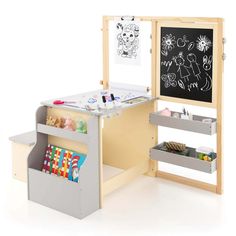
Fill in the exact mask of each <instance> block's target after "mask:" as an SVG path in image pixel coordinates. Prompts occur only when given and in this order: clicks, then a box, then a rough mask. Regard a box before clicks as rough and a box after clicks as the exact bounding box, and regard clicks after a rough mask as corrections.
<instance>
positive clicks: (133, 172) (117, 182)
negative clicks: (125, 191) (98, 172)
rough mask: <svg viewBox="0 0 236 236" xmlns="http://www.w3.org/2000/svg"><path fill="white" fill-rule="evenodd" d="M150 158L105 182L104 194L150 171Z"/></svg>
mask: <svg viewBox="0 0 236 236" xmlns="http://www.w3.org/2000/svg"><path fill="white" fill-rule="evenodd" d="M148 169H149V160H146V161H145V162H143V163H141V164H138V165H136V166H133V167H131V168H129V169H127V170H124V171H123V172H122V173H120V174H117V175H115V176H114V177H112V178H110V179H108V180H107V181H105V182H104V183H103V196H105V195H107V194H109V193H111V192H113V191H114V190H116V189H118V188H120V187H122V186H123V185H126V184H128V183H129V182H131V181H132V180H133V179H135V178H136V177H138V176H140V175H142V174H144V173H146V172H148Z"/></svg>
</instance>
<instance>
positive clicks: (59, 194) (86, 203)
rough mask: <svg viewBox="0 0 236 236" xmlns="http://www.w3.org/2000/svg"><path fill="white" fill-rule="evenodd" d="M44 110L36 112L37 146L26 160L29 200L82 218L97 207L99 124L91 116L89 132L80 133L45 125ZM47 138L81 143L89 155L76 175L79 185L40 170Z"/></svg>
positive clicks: (98, 195) (98, 202)
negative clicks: (65, 139)
mask: <svg viewBox="0 0 236 236" xmlns="http://www.w3.org/2000/svg"><path fill="white" fill-rule="evenodd" d="M46 115H47V107H46V106H42V107H39V109H38V110H37V113H36V144H35V146H34V147H33V149H32V151H31V153H30V154H29V157H28V199H29V200H31V201H34V202H37V203H40V204H42V205H44V206H47V207H50V208H53V209H55V210H58V211H61V212H63V213H66V214H68V215H71V216H74V217H76V218H79V219H82V218H84V217H85V216H87V215H89V214H91V213H92V212H94V211H96V210H98V209H99V208H100V181H99V180H100V168H99V166H100V156H99V153H100V151H99V147H100V146H99V121H98V117H97V116H91V118H90V120H89V121H88V133H87V134H80V133H76V132H72V131H68V130H63V129H60V128H55V127H50V126H47V125H45V123H46ZM48 135H54V136H58V137H62V138H67V139H70V140H74V141H78V142H83V143H85V144H86V145H87V146H88V153H87V157H86V160H85V162H84V164H83V166H82V167H81V169H80V173H79V175H80V176H79V183H75V182H72V181H69V180H67V179H63V178H60V177H57V176H52V175H50V174H47V173H44V172H42V171H41V169H42V166H43V161H44V154H45V150H46V147H47V145H48Z"/></svg>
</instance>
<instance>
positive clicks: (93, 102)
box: [41, 89, 154, 116]
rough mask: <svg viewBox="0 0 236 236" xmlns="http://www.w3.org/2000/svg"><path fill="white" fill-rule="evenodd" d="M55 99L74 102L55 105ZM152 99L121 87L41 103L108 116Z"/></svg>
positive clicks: (144, 94)
mask: <svg viewBox="0 0 236 236" xmlns="http://www.w3.org/2000/svg"><path fill="white" fill-rule="evenodd" d="M111 94H113V95H114V97H115V102H113V101H112V100H111ZM102 96H105V97H106V101H107V102H106V105H104V103H103V102H102ZM55 100H62V101H67V102H73V103H66V104H62V105H54V104H53V102H54V101H55ZM152 100H154V98H152V97H151V96H150V95H148V94H146V93H142V92H136V91H130V90H121V89H109V90H96V91H92V92H86V93H82V94H77V95H73V96H68V97H63V98H57V99H52V100H48V101H43V102H41V104H42V105H44V106H49V107H56V108H63V109H67V110H73V111H79V112H84V113H87V114H90V115H97V116H106V115H111V114H114V113H117V112H119V111H121V110H123V109H127V108H130V107H133V106H136V105H139V104H143V103H145V102H149V101H152Z"/></svg>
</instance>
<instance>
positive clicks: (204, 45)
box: [196, 35, 211, 52]
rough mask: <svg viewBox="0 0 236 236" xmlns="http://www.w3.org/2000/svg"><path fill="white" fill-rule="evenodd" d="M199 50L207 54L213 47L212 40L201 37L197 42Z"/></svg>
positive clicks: (204, 36)
mask: <svg viewBox="0 0 236 236" xmlns="http://www.w3.org/2000/svg"><path fill="white" fill-rule="evenodd" d="M196 43H197V49H198V50H199V51H201V52H206V51H207V50H208V49H209V48H210V47H211V40H210V39H208V38H207V36H206V35H200V36H199V37H198V38H197V40H196Z"/></svg>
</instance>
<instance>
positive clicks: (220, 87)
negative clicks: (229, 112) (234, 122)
mask: <svg viewBox="0 0 236 236" xmlns="http://www.w3.org/2000/svg"><path fill="white" fill-rule="evenodd" d="M218 21H219V22H218V42H217V45H218V48H217V50H218V52H217V53H218V58H219V59H218V62H217V107H216V109H217V140H216V143H217V180H216V182H217V184H216V185H217V186H216V192H217V193H218V194H222V193H223V136H222V129H223V127H222V123H223V104H222V98H223V53H224V50H223V19H219V20H218Z"/></svg>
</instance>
